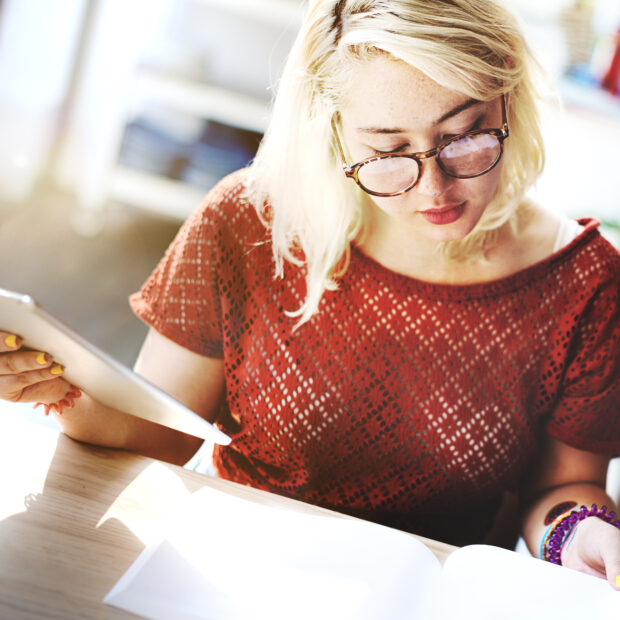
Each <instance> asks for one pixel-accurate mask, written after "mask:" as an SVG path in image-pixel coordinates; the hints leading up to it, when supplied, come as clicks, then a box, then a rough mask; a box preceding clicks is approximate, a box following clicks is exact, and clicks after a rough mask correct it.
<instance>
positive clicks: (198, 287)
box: [130, 186, 229, 357]
mask: <svg viewBox="0 0 620 620" xmlns="http://www.w3.org/2000/svg"><path fill="white" fill-rule="evenodd" d="M228 198H229V196H227V195H225V194H223V188H222V187H221V186H218V187H216V188H215V189H214V190H213V191H212V192H210V193H209V194H208V195H207V197H206V198H205V201H204V203H203V205H202V206H201V207H200V208H199V209H197V210H196V211H195V212H194V213H193V214H192V215H191V216H190V217H189V218H188V219H187V221H186V222H185V223H184V224H183V226H182V227H181V228H180V230H179V232H178V233H177V236H176V238H175V240H174V241H173V242H172V244H171V245H170V247H169V248H168V250H167V251H166V253H165V255H164V257H163V258H162V259H161V261H160V263H159V265H158V266H157V267H156V268H155V270H154V271H153V273H152V274H151V276H150V277H149V279H148V280H147V281H146V282H145V284H144V285H143V286H142V288H141V290H140V291H139V292H138V293H135V294H134V295H132V296H131V297H130V305H131V307H132V309H133V311H134V312H135V313H136V315H137V316H138V317H139V318H141V319H142V320H143V321H144V322H145V323H147V324H148V325H149V326H151V327H153V328H154V329H155V330H157V331H158V332H159V333H160V334H162V335H163V336H166V337H167V338H169V339H170V340H172V341H174V342H176V343H177V344H179V345H181V346H183V347H185V348H187V349H190V350H191V351H194V352H195V353H199V354H201V355H206V356H209V357H222V355H223V353H222V336H221V310H220V297H219V293H218V289H219V286H220V282H221V275H220V273H219V270H220V261H219V260H218V254H219V252H220V249H219V243H220V241H221V229H222V225H223V223H222V219H223V218H222V217H221V209H222V205H223V203H224V202H225V201H226V200H227V199H228Z"/></svg>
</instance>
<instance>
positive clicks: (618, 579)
mask: <svg viewBox="0 0 620 620" xmlns="http://www.w3.org/2000/svg"><path fill="white" fill-rule="evenodd" d="M616 588H620V575H616Z"/></svg>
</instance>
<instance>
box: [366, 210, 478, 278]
mask: <svg viewBox="0 0 620 620" xmlns="http://www.w3.org/2000/svg"><path fill="white" fill-rule="evenodd" d="M372 211H373V213H371V214H369V215H370V217H368V218H367V220H366V226H365V227H364V235H363V237H362V238H361V239H360V240H359V242H358V247H359V248H360V249H361V251H362V252H364V253H365V254H366V255H368V256H370V257H371V258H372V259H374V260H376V261H377V262H378V263H380V264H382V265H383V266H384V267H387V268H388V269H390V270H391V271H396V272H397V273H402V274H404V275H408V276H411V277H415V278H419V279H423V280H431V281H437V282H450V281H453V280H455V279H457V278H458V277H459V274H460V273H461V272H462V270H463V269H467V268H471V263H470V262H469V261H463V260H461V259H454V258H451V257H450V256H448V255H447V254H446V253H445V252H443V251H441V247H442V242H440V241H436V240H433V239H429V238H428V237H427V236H425V235H421V234H420V231H419V227H418V226H416V225H415V222H413V223H412V222H411V219H410V218H402V219H400V218H394V217H390V216H387V215H385V214H384V213H382V212H378V209H373V210H372ZM468 266H469V267H468Z"/></svg>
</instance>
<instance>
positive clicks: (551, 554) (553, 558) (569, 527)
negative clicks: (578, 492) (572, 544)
mask: <svg viewBox="0 0 620 620" xmlns="http://www.w3.org/2000/svg"><path fill="white" fill-rule="evenodd" d="M615 516H616V513H615V512H613V511H612V512H609V513H608V512H607V506H602V507H601V509H600V510H599V509H598V507H597V505H596V504H592V508H587V507H586V506H581V508H579V510H573V511H572V512H570V513H569V514H568V515H567V516H566V517H564V518H563V519H562V520H561V521H559V522H558V523H557V525H555V526H554V528H553V529H552V530H551V532H550V534H549V536H548V537H547V540H546V541H545V543H544V554H543V557H544V559H545V560H547V561H548V562H551V563H553V564H559V565H561V564H562V545H564V543H565V542H566V539H567V538H568V537H569V536H570V533H571V532H572V531H573V528H574V527H576V525H577V523H579V522H580V521H583V520H584V519H587V518H588V517H598V518H599V519H602V520H603V521H605V522H606V523H609V524H610V525H613V526H614V527H617V528H618V529H620V520H616V521H614V517H615Z"/></svg>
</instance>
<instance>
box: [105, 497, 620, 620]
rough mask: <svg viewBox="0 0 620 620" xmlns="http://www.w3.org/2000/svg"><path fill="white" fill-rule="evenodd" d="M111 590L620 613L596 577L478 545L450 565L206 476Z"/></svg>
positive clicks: (203, 609) (189, 598) (165, 597)
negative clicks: (264, 501)
mask: <svg viewBox="0 0 620 620" xmlns="http://www.w3.org/2000/svg"><path fill="white" fill-rule="evenodd" d="M105 602H106V603H109V604H111V605H115V606H117V607H120V608H123V609H126V610H128V611H131V612H133V613H136V614H139V615H142V616H145V617H147V618H151V619H153V620H169V619H170V620H172V619H173V620H198V619H201V620H205V619H206V620H248V619H252V620H284V619H286V620H291V619H295V620H310V619H312V620H332V619H333V620H377V619H381V620H382V619H383V618H386V619H390V620H393V619H394V620H400V619H403V620H406V619H409V618H411V619H416V620H417V619H420V620H431V619H434V618H438V619H441V620H444V619H446V620H447V619H450V620H453V619H455V618H458V619H459V620H497V619H498V618H501V620H524V619H525V618H533V619H538V618H545V620H555V619H557V620H583V618H597V620H598V619H599V618H600V619H601V620H603V619H610V620H612V619H613V620H616V619H620V592H616V591H614V590H612V588H611V587H610V586H609V584H608V583H607V582H606V581H604V580H602V579H597V578H595V577H590V576H588V575H584V574H582V573H578V572H576V571H572V570H569V569H566V568H563V567H559V566H555V565H552V564H549V563H546V562H542V561H540V560H537V559H534V558H531V557H525V556H523V555H519V554H516V553H514V552H511V551H506V550H504V549H499V548H496V547H489V546H484V545H473V546H470V547H464V548H462V549H458V550H457V551H455V552H454V553H452V554H451V555H450V557H449V558H448V560H447V561H446V563H445V565H444V567H443V570H442V568H441V566H440V564H439V562H438V560H437V559H436V558H435V556H434V555H433V554H432V552H431V551H430V550H429V549H428V548H427V547H425V546H424V545H423V544H422V543H421V542H419V541H418V540H416V539H415V538H413V537H411V536H409V535H408V534H406V533H404V532H399V531H397V530H392V529H389V528H386V527H383V526H380V525H376V524H373V523H368V522H365V521H359V520H355V519H347V518H339V517H337V516H335V517H332V516H331V515H329V516H323V515H315V514H306V513H303V512H297V511H294V510H287V509H284V508H279V507H273V506H265V505H260V504H257V503H255V502H252V501H248V500H245V499H240V498H237V497H233V496H230V495H228V494H226V493H223V492H220V491H217V490H214V489H210V488H203V489H201V490H200V491H198V492H197V493H195V494H194V495H193V496H191V497H190V498H189V501H188V502H187V504H184V505H182V506H181V507H180V510H179V514H178V516H177V517H175V518H174V519H173V520H172V522H171V523H170V526H169V528H168V530H167V533H166V535H165V536H164V537H163V538H162V540H161V541H160V542H158V543H156V544H153V545H150V546H149V547H147V548H146V549H145V551H144V552H143V553H142V554H141V555H140V556H139V557H138V559H137V560H136V562H135V563H134V564H133V565H132V566H131V567H130V569H129V570H128V571H127V572H126V574H125V575H124V576H123V577H122V578H121V579H120V580H119V582H118V583H117V584H116V586H115V587H114V588H113V589H112V590H111V591H110V593H109V594H108V596H107V597H106V598H105Z"/></svg>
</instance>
